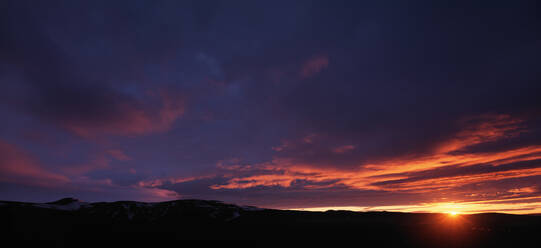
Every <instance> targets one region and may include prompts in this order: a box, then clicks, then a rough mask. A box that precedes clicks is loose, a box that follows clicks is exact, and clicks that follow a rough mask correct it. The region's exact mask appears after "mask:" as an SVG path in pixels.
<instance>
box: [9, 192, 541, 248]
mask: <svg viewBox="0 0 541 248" xmlns="http://www.w3.org/2000/svg"><path fill="white" fill-rule="evenodd" d="M0 220H1V222H0V223H1V224H0V225H1V227H2V230H1V234H0V235H1V236H0V238H1V240H2V243H3V244H8V243H11V244H14V245H11V246H9V247H96V248H97V247H228V246H232V247H314V246H315V247H541V216H535V215H507V214H475V215H459V216H456V217H451V216H449V215H446V214H420V213H416V214H412V213H395V212H350V211H327V212H305V211H284V210H271V209H258V208H253V207H239V206H235V205H230V204H224V203H221V202H216V201H201V200H179V201H170V202H161V203H142V202H126V201H125V202H110V203H105V202H103V203H101V202H100V203H81V202H78V201H76V200H74V199H63V200H60V201H57V202H54V203H48V204H35V203H21V202H7V201H0ZM12 242H13V243H12ZM2 246H3V245H2ZM6 247H8V246H6Z"/></svg>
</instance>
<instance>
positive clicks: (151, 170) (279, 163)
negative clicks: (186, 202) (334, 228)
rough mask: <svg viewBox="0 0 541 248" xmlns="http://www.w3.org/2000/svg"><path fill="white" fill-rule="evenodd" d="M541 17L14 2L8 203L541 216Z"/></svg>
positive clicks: (499, 11)
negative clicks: (214, 204)
mask: <svg viewBox="0 0 541 248" xmlns="http://www.w3.org/2000/svg"><path fill="white" fill-rule="evenodd" d="M536 5H539V3H536V1H489V2H486V1H485V2H483V3H478V2H477V1H464V2H462V1H453V2H451V3H449V2H445V3H443V2H441V1H303V0H299V1H24V0H21V1H1V3H0V9H1V13H2V14H1V15H0V118H1V120H2V121H1V122H0V199H1V200H13V201H32V202H46V201H53V200H57V199H59V198H63V197H76V198H78V199H80V200H83V201H118V200H136V201H153V202H154V201H167V200H175V199H209V200H220V201H225V202H228V203H235V204H240V205H253V206H259V207H268V208H279V209H306V210H324V209H331V208H333V209H350V210H362V211H370V210H390V211H393V210H394V211H408V212H417V211H422V212H445V211H459V212H464V213H468V212H487V211H496V212H507V213H541V81H540V80H541V70H540V65H541V62H540V58H541V32H539V30H540V28H541V27H540V26H541V25H540V24H541V21H540V19H539V14H540V13H539V12H538V10H539V6H536Z"/></svg>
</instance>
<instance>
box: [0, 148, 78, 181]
mask: <svg viewBox="0 0 541 248" xmlns="http://www.w3.org/2000/svg"><path fill="white" fill-rule="evenodd" d="M0 181H2V182H9V183H17V184H27V185H36V186H43V187H52V186H58V185H62V184H66V183H68V182H69V181H70V180H69V179H68V178H67V177H65V176H63V175H61V174H57V173H54V172H51V171H48V170H47V169H45V168H43V167H42V166H41V165H39V164H38V163H37V162H36V161H35V160H34V158H32V157H31V156H30V155H28V154H27V153H26V152H25V151H23V150H21V149H20V148H18V147H16V146H15V145H12V144H9V143H6V142H5V141H2V140H0Z"/></svg>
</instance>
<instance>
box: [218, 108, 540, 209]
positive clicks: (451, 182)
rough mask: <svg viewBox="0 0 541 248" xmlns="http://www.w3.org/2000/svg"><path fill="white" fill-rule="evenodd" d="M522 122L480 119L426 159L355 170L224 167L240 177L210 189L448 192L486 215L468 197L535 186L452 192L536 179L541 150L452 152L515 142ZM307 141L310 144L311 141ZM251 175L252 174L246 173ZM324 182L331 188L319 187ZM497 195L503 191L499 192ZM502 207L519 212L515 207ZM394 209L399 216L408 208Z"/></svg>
mask: <svg viewBox="0 0 541 248" xmlns="http://www.w3.org/2000/svg"><path fill="white" fill-rule="evenodd" d="M479 120H481V121H479ZM465 121H472V120H471V119H470V120H465ZM522 122H523V121H522V120H520V119H513V118H511V117H510V116H507V115H496V116H482V117H480V118H476V119H475V124H474V125H469V126H467V127H466V128H465V129H464V130H462V131H461V132H458V133H457V134H456V136H455V137H453V138H451V139H449V140H448V141H446V142H444V143H442V144H441V145H440V146H438V147H436V149H434V150H433V151H432V152H431V153H429V154H425V155H423V156H415V157H407V156H406V157H400V158H394V159H391V160H385V161H374V162H372V163H366V164H362V165H360V166H359V167H358V168H357V169H338V168H333V167H325V168H321V167H318V166H313V165H311V164H300V163H298V162H295V160H292V159H289V158H279V157H277V158H275V159H274V160H273V161H272V162H268V163H263V164H255V165H244V166H229V167H227V169H228V170H229V171H235V170H237V171H238V172H240V171H242V173H234V172H233V173H229V174H228V175H229V176H230V178H229V180H228V181H227V183H226V184H220V185H212V186H211V188H212V189H215V190H220V189H247V188H253V187H276V186H277V187H282V188H285V189H287V188H290V187H292V186H293V185H294V183H295V182H296V181H306V182H309V183H308V184H306V185H303V187H304V188H306V189H309V188H310V187H311V186H314V187H317V188H329V189H331V188H333V187H336V186H338V185H341V186H344V187H347V188H349V189H354V190H375V191H381V192H395V193H400V192H408V193H416V194H431V195H434V196H437V195H438V194H440V193H438V192H448V193H450V194H451V193H452V194H453V196H454V197H462V198H457V199H455V201H457V202H459V203H460V206H463V207H462V208H464V209H461V212H467V211H470V212H475V211H483V210H490V209H493V208H490V207H489V206H488V205H487V204H486V203H482V204H481V203H479V202H473V199H471V196H476V198H479V199H486V198H487V197H489V196H490V197H489V198H493V199H501V198H502V197H519V198H523V197H528V196H529V195H531V194H534V193H536V192H537V190H536V187H535V186H528V187H520V188H509V189H497V190H499V191H498V192H492V191H494V190H496V189H491V188H485V189H484V190H485V191H484V192H483V189H480V190H478V191H480V192H470V193H469V195H470V198H467V197H466V196H465V195H466V193H468V192H462V191H457V190H456V189H458V188H460V187H462V186H464V185H473V184H477V183H488V182H495V181H500V180H510V179H520V178H528V177H534V176H541V164H540V165H539V166H537V165H535V163H536V161H537V160H538V159H541V145H534V146H525V147H519V148H515V149H509V150H505V151H496V152H476V153H468V152H459V153H456V152H455V151H458V150H461V149H463V148H465V147H469V146H472V145H476V144H481V143H485V142H493V141H497V140H501V139H506V138H509V137H514V136H516V135H518V134H519V133H522V132H525V130H522V129H521V123H522ZM312 138H313V137H312ZM312 138H310V141H312V140H313V139H312ZM291 145H292V144H291V143H290V142H287V141H285V142H283V144H282V145H281V146H280V147H275V148H273V149H274V150H276V151H281V150H283V149H288V148H289V147H290V146H291ZM354 148H355V147H354V146H353V145H346V146H339V147H336V148H334V149H332V151H333V153H338V154H342V153H345V152H352V151H353V150H354ZM517 163H526V165H522V166H519V165H518V164H517ZM528 163H529V164H528ZM515 164H516V165H515ZM530 164H531V165H530ZM222 167H223V166H222ZM250 171H252V172H253V173H249V172H250ZM323 182H332V183H328V184H324V183H323ZM500 190H503V191H502V192H500ZM505 192H507V193H505ZM477 193H479V194H477ZM504 193H505V194H504ZM431 204H432V205H416V206H410V208H409V210H411V211H417V210H426V209H431V210H430V211H436V210H438V211H439V210H443V209H444V207H441V205H438V204H436V203H431ZM507 207H509V208H510V209H515V210H516V211H522V210H520V209H519V207H517V206H515V207H512V206H506V208H507ZM387 209H392V208H391V207H389V208H387ZM397 209H400V210H401V211H402V210H404V209H407V207H405V208H397Z"/></svg>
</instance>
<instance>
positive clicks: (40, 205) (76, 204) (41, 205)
mask: <svg viewBox="0 0 541 248" xmlns="http://www.w3.org/2000/svg"><path fill="white" fill-rule="evenodd" d="M87 205H90V204H89V203H86V202H80V201H75V202H71V203H68V204H65V205H56V204H48V203H36V204H32V206H34V207H38V208H49V209H57V210H63V211H75V210H78V209H80V208H82V207H86V206H87Z"/></svg>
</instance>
